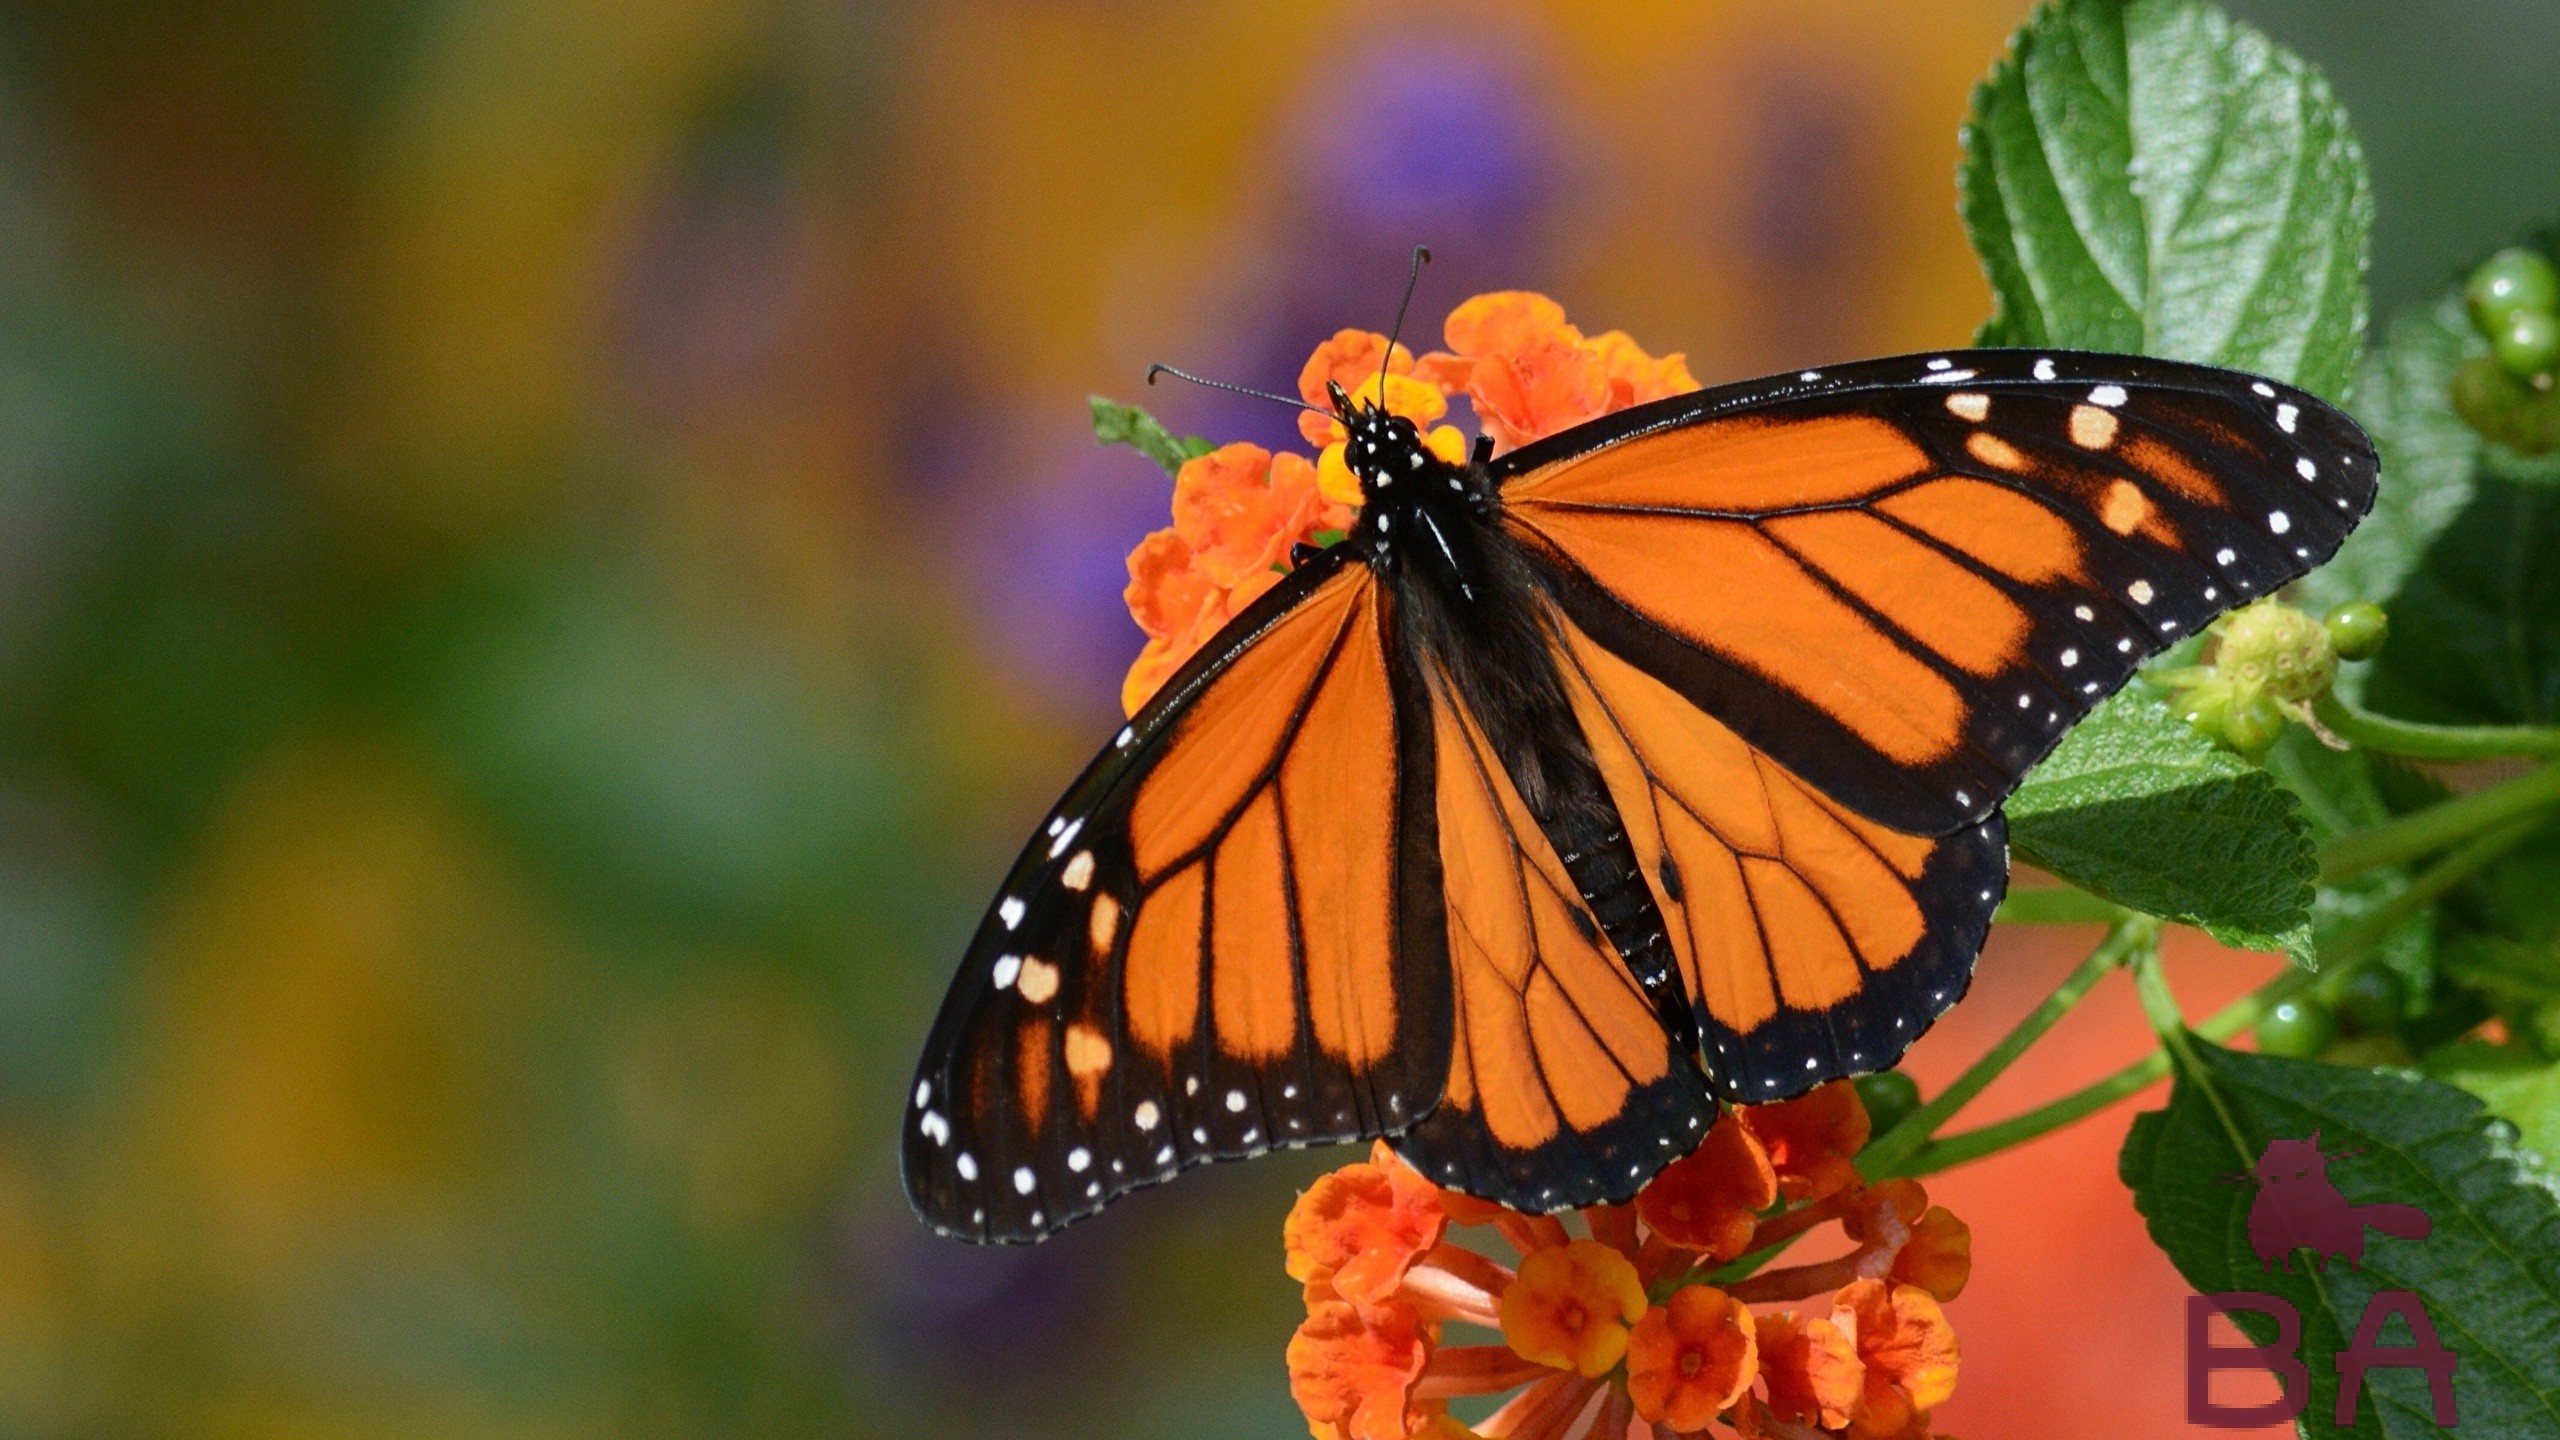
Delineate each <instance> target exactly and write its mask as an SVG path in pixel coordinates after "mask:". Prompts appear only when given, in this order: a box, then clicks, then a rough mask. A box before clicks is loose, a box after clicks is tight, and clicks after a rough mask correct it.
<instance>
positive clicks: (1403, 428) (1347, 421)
mask: <svg viewBox="0 0 2560 1440" xmlns="http://www.w3.org/2000/svg"><path fill="white" fill-rule="evenodd" d="M1325 388H1326V390H1327V391H1328V392H1329V393H1330V394H1331V396H1332V398H1333V413H1334V418H1335V419H1337V420H1340V421H1341V422H1342V428H1343V430H1344V431H1345V432H1346V433H1347V435H1348V441H1347V443H1346V444H1345V445H1344V447H1343V457H1342V458H1343V460H1344V462H1345V463H1346V464H1348V465H1349V466H1350V467H1351V473H1352V474H1354V475H1357V476H1359V477H1360V489H1361V491H1362V492H1363V493H1364V494H1365V495H1366V496H1367V497H1368V498H1369V499H1370V500H1373V501H1374V500H1376V499H1377V498H1379V495H1380V492H1382V491H1387V490H1391V489H1393V488H1394V486H1395V483H1396V481H1398V480H1400V479H1407V478H1410V477H1418V476H1419V475H1421V474H1422V473H1424V472H1426V471H1428V470H1430V469H1432V468H1433V467H1434V466H1435V465H1438V464H1440V463H1442V462H1441V461H1440V459H1439V457H1438V456H1436V455H1433V454H1432V453H1431V452H1430V450H1428V449H1427V448H1425V447H1424V445H1423V443H1422V430H1421V427H1419V426H1417V425H1415V424H1414V423H1413V422H1412V421H1410V420H1408V419H1406V418H1405V417H1403V416H1402V415H1398V414H1395V413H1394V412H1392V411H1389V410H1385V409H1381V408H1380V407H1378V406H1376V405H1372V404H1370V403H1369V402H1368V401H1366V400H1362V401H1358V402H1356V403H1355V402H1354V401H1353V400H1352V398H1351V396H1350V395H1349V394H1348V393H1346V392H1345V391H1344V390H1343V388H1342V386H1341V384H1340V383H1339V382H1329V383H1328V384H1327V385H1326V387H1325Z"/></svg>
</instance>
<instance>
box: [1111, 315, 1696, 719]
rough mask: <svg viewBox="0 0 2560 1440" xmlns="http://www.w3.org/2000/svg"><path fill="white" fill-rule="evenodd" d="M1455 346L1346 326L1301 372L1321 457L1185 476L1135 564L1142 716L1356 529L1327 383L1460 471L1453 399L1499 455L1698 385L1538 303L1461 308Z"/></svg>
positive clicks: (1461, 451)
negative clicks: (1434, 347)
mask: <svg viewBox="0 0 2560 1440" xmlns="http://www.w3.org/2000/svg"><path fill="white" fill-rule="evenodd" d="M1444 334H1445V336H1446V338H1447V340H1448V343H1449V348H1448V349H1447V350H1445V351H1433V352H1431V353H1430V354H1427V355H1423V356H1420V357H1416V356H1415V355H1414V353H1413V352H1412V351H1410V350H1408V349H1406V348H1405V347H1404V346H1402V345H1395V346H1392V347H1390V345H1389V344H1388V341H1387V337H1386V336H1384V335H1380V334H1376V333H1375V332H1372V331H1367V330H1344V331H1341V332H1340V333H1338V334H1336V335H1335V336H1334V337H1333V338H1332V339H1330V340H1327V341H1325V342H1324V343H1323V344H1321V345H1319V346H1317V347H1316V350H1315V353H1314V354H1313V355H1311V356H1309V357H1308V358H1307V363H1306V366H1305V368H1304V369H1302V370H1300V371H1299V373H1298V393H1299V395H1300V396H1302V397H1303V398H1304V399H1305V400H1306V402H1307V403H1308V404H1310V405H1313V406H1315V407H1317V408H1318V409H1319V410H1325V411H1327V412H1328V413H1327V414H1324V415H1314V414H1303V415H1301V416H1299V419H1298V430H1299V433H1300V434H1302V435H1304V436H1305V437H1306V439H1307V443H1308V444H1310V445H1312V446H1314V447H1316V458H1315V459H1313V460H1309V459H1308V458H1307V457H1305V456H1302V455H1296V454H1291V453H1289V452H1286V451H1282V452H1280V453H1277V454H1275V453H1273V452H1271V451H1269V450H1265V449H1263V448H1262V447H1261V446H1259V445H1249V444H1242V443H1238V444H1234V445H1226V446H1222V447H1220V448H1218V449H1216V450H1213V451H1211V452H1209V453H1208V454H1206V455H1202V456H1200V457H1198V458H1197V459H1194V460H1191V461H1188V462H1187V463H1185V464H1184V465H1183V467H1182V470H1181V473H1180V474H1179V475H1177V476H1175V477H1174V483H1173V524H1172V525H1170V526H1168V527H1166V528H1165V529H1162V530H1158V531H1156V532H1155V533H1154V534H1152V535H1149V536H1148V537H1147V538H1146V539H1145V540H1144V541H1143V542H1141V543H1140V544H1139V546H1138V548H1137V549H1136V550H1134V551H1132V552H1131V553H1130V555H1129V588H1128V590H1127V592H1126V594H1127V597H1128V601H1129V613H1130V614H1131V615H1132V616H1134V617H1136V619H1137V622H1138V628H1140V629H1142V630H1144V631H1146V632H1147V645H1146V649H1145V650H1144V651H1142V652H1141V653H1140V654H1139V656H1138V660H1137V663H1136V664H1134V665H1132V666H1130V667H1129V676H1128V679H1127V680H1126V681H1124V682H1123V683H1122V685H1121V687H1120V703H1121V705H1122V706H1123V707H1124V708H1126V709H1127V711H1128V712H1129V713H1130V714H1132V715H1135V714H1137V713H1138V709H1139V707H1140V706H1143V705H1144V704H1146V703H1147V699H1148V697H1149V696H1151V695H1153V694H1155V692H1156V690H1157V688H1158V687H1160V686H1162V685H1163V684H1164V682H1165V681H1166V680H1167V679H1169V678H1171V676H1172V675H1173V673H1174V672H1175V671H1176V670H1179V669H1181V668H1182V664H1183V662H1184V661H1186V660H1188V659H1190V658H1191V656H1192V653H1193V652H1195V651H1197V650H1198V649H1199V648H1200V647H1201V646H1202V645H1203V644H1206V643H1207V642H1208V639H1209V637H1210V636H1212V635H1215V634H1216V633H1218V630H1219V629H1220V627H1222V626H1224V625H1225V624H1226V623H1227V622H1228V621H1230V620H1232V619H1234V618H1235V617H1236V616H1237V615H1239V614H1241V613H1242V612H1243V611H1244V608H1245V607H1246V606H1248V605H1251V604H1252V603H1253V602H1254V601H1255V600H1256V599H1259V598H1260V597H1261V595H1262V594H1263V592H1264V591H1266V590H1269V589H1270V588H1271V587H1272V586H1274V585H1277V584H1279V583H1280V577H1281V576H1283V575H1285V574H1287V573H1288V571H1289V568H1290V559H1289V557H1290V554H1291V552H1292V551H1293V550H1295V549H1296V548H1297V547H1298V546H1300V545H1318V546H1321V545H1326V544H1330V543H1332V542H1333V541H1335V540H1338V539H1340V538H1341V537H1342V535H1343V534H1344V533H1345V532H1347V531H1348V530H1349V529H1350V528H1351V522H1352V519H1353V518H1354V516H1355V514H1356V513H1357V511H1358V508H1359V505H1360V482H1359V480H1358V479H1357V478H1356V477H1355V476H1353V475H1352V473H1351V467H1350V466H1349V465H1348V464H1346V463H1344V460H1343V450H1344V445H1345V442H1346V440H1347V438H1348V437H1346V436H1345V435H1344V434H1343V430H1342V425H1341V422H1340V421H1338V420H1335V419H1333V418H1332V417H1331V415H1330V413H1329V412H1330V410H1331V406H1332V400H1331V398H1330V392H1329V390H1328V389H1327V387H1328V385H1333V384H1338V385H1340V386H1341V387H1342V388H1343V389H1344V390H1345V391H1346V392H1348V393H1349V394H1350V395H1351V397H1352V399H1353V401H1354V402H1355V403H1358V402H1363V401H1365V402H1367V403H1370V404H1381V403H1383V405H1384V407H1385V408H1386V409H1387V410H1389V411H1390V412H1392V413H1394V414H1397V415H1401V416H1404V417H1405V418H1406V419H1408V420H1411V421H1413V422H1414V424H1415V425H1416V426H1418V427H1420V429H1421V430H1422V432H1423V440H1424V443H1425V444H1427V445H1429V446H1430V447H1431V449H1432V451H1433V452H1434V453H1436V454H1438V455H1439V456H1440V458H1442V459H1444V460H1447V461H1448V462H1450V463H1451V464H1453V465H1454V464H1460V463H1463V462H1464V461H1465V459H1466V454H1467V439H1466V436H1465V435H1464V434H1463V433H1461V432H1460V431H1459V429H1458V428H1457V427H1456V426H1454V425H1448V424H1443V423H1442V421H1443V420H1444V419H1445V418H1446V417H1447V416H1448V414H1449V403H1450V401H1451V400H1453V399H1459V398H1463V399H1465V400H1466V401H1467V402H1468V404H1469V406H1470V407H1471V408H1472V409H1473V410H1474V412H1475V417H1476V423H1477V424H1478V425H1479V426H1480V427H1481V430H1482V433H1483V434H1484V435H1486V436H1488V437H1490V438H1491V439H1492V441H1493V445H1494V450H1495V452H1496V453H1500V452H1501V451H1504V450H1509V449H1513V448H1515V447H1518V446H1521V445H1526V444H1528V443H1529V442H1530V441H1532V440H1538V439H1543V438H1544V437H1546V436H1549V435H1553V434H1555V433H1557V432H1558V431H1561V430H1568V429H1571V428H1572V427H1573V426H1576V425H1579V424H1581V423H1582V422H1584V421H1586V420H1594V419H1598V418H1599V417H1600V416H1603V415H1606V414H1609V413H1611V412H1612V411H1617V410H1624V409H1626V408H1627V407H1628V406H1630V405H1638V404H1642V403H1643V402H1645V401H1647V400H1658V399H1661V398H1662V397H1664V396H1666V395H1678V394H1683V393H1685V392H1687V391H1691V390H1695V389H1697V388H1698V382H1697V381H1696V380H1693V379H1691V378H1690V376H1689V367H1688V364H1687V362H1686V361H1684V360H1683V359H1682V358H1681V357H1680V356H1678V355H1668V356H1665V357H1663V358H1661V359H1659V360H1657V359H1655V358H1653V357H1652V356H1650V355H1647V354H1646V353H1645V352H1644V351H1643V350H1642V349H1640V348H1638V347H1637V345H1636V343H1635V342H1634V341H1633V340H1630V339H1628V338H1627V336H1626V335H1625V334H1624V333H1623V332H1620V331H1616V330H1612V331H1610V332H1609V333H1607V334H1605V335H1599V336H1590V337H1586V336H1584V335H1583V333H1582V332H1581V331H1580V330H1578V329H1576V328H1574V327H1573V326H1572V325H1570V324H1567V323H1566V322H1565V318H1564V308H1563V307H1562V306H1560V305H1558V304H1556V302H1554V301H1553V300H1550V299H1548V298H1547V297H1545V296H1544V295H1533V294H1530V293H1528V292H1526V291H1518V290H1506V291H1499V292H1496V293H1494V294H1490V295H1478V296H1476V297H1475V298H1474V299H1472V300H1469V301H1467V302H1466V303H1465V304H1463V305H1460V306H1459V307H1458V308H1457V309H1456V310H1454V311H1451V312H1450V314H1449V321H1448V324H1447V325H1446V327H1444Z"/></svg>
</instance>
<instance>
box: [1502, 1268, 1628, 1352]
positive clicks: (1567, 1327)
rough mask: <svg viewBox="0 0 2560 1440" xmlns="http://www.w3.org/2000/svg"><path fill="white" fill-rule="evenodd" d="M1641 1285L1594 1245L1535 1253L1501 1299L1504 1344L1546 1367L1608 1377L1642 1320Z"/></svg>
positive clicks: (1625, 1269) (1626, 1269) (1625, 1350)
mask: <svg viewBox="0 0 2560 1440" xmlns="http://www.w3.org/2000/svg"><path fill="white" fill-rule="evenodd" d="M1645 1308H1646V1305H1645V1295H1644V1282H1643V1281H1641V1280H1639V1279H1637V1278H1636V1267H1635V1266H1634V1265H1633V1264H1631V1263H1629V1262H1628V1260H1627V1257H1626V1256H1624V1255H1621V1254H1619V1253H1618V1252H1617V1251H1615V1250H1612V1249H1610V1248H1609V1247H1608V1246H1606V1245H1603V1244H1601V1243H1600V1242H1599V1241H1597V1240H1576V1241H1574V1242H1572V1243H1571V1244H1568V1245H1560V1246H1551V1247H1548V1248H1545V1249H1540V1250H1533V1251H1531V1252H1529V1254H1527V1255H1525V1256H1523V1257H1522V1258H1521V1261H1520V1273H1519V1276H1518V1278H1517V1279H1514V1280H1513V1281H1512V1282H1511V1288H1509V1289H1507V1290H1505V1291H1503V1292H1502V1337H1503V1338H1504V1339H1505V1340H1508V1341H1510V1342H1511V1348H1512V1349H1514V1350H1516V1351H1518V1352H1520V1354H1521V1355H1522V1356H1523V1357H1525V1358H1527V1359H1531V1360H1535V1361H1537V1362H1538V1363H1539V1364H1541V1365H1552V1366H1554V1367H1556V1368H1557V1369H1559V1370H1571V1371H1574V1372H1576V1373H1578V1374H1581V1375H1585V1376H1594V1377H1596V1376H1600V1375H1606V1374H1607V1373H1609V1370H1610V1367H1612V1366H1614V1365H1616V1364H1617V1363H1618V1360H1619V1358H1620V1357H1621V1356H1623V1355H1625V1354H1626V1353H1627V1335H1628V1327H1629V1326H1632V1325H1634V1324H1635V1322H1636V1321H1638V1320H1640V1319H1642V1318H1643V1317H1644V1312H1645Z"/></svg>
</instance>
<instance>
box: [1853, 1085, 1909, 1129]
mask: <svg viewBox="0 0 2560 1440" xmlns="http://www.w3.org/2000/svg"><path fill="white" fill-rule="evenodd" d="M1853 1083H1854V1084H1856V1085H1857V1087H1858V1102H1859V1103H1860V1104H1862V1105H1864V1106H1866V1107H1867V1133H1868V1134H1869V1135H1870V1136H1875V1135H1881V1134H1883V1133H1884V1132H1886V1131H1887V1130H1890V1129H1892V1128H1893V1127H1894V1126H1896V1125H1899V1124H1901V1123H1902V1121H1903V1119H1904V1118H1905V1117H1906V1116H1908V1115H1910V1113H1911V1112H1912V1111H1914V1110H1917V1109H1919V1108H1920V1085H1919V1082H1917V1081H1915V1080H1913V1079H1912V1078H1911V1077H1910V1076H1908V1075H1905V1074H1903V1073H1902V1072H1901V1071H1899V1070H1887V1071H1884V1072H1882V1073H1881V1074H1876V1075H1861V1076H1859V1077H1858V1078H1857V1080H1856V1081H1854V1082H1853Z"/></svg>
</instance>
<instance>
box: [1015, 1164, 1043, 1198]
mask: <svg viewBox="0 0 2560 1440" xmlns="http://www.w3.org/2000/svg"><path fill="white" fill-rule="evenodd" d="M1039 1187H1040V1177H1039V1176H1037V1175H1034V1174H1032V1173H1031V1167H1030V1166H1028V1165H1016V1166H1015V1167H1013V1189H1014V1193H1016V1194H1018V1195H1028V1194H1030V1193H1031V1192H1032V1191H1034V1190H1036V1189H1038V1188H1039Z"/></svg>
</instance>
